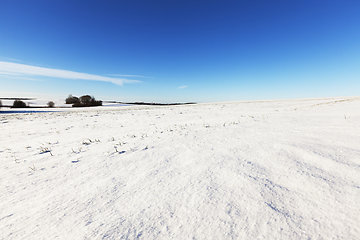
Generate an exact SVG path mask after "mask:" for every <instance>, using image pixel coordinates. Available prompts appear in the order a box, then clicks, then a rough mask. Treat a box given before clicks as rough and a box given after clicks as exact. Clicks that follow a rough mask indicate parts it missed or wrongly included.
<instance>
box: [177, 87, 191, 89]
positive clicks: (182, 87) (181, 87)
mask: <svg viewBox="0 0 360 240" xmlns="http://www.w3.org/2000/svg"><path fill="white" fill-rule="evenodd" d="M187 87H189V86H180V87H178V89H184V88H187Z"/></svg>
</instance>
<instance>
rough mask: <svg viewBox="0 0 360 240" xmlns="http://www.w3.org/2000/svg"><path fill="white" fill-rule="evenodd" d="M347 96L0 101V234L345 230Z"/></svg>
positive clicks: (299, 235) (230, 235)
mask: <svg viewBox="0 0 360 240" xmlns="http://www.w3.org/2000/svg"><path fill="white" fill-rule="evenodd" d="M359 143H360V98H359V97H347V98H326V99H324V98H322V99H302V100H273V101H251V102H227V103H209V104H197V105H184V106H161V107H159V106H151V107H147V106H123V107H95V108H86V109H52V110H51V111H48V109H39V110H38V111H34V109H31V110H25V112H19V113H16V112H14V110H13V109H12V110H9V109H2V110H0V166H1V168H0V229H1V230H0V239H17V240H18V239H37V240H38V239H170V238H173V239H359V236H360V201H359V200H360V144H359Z"/></svg>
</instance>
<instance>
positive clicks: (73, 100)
mask: <svg viewBox="0 0 360 240" xmlns="http://www.w3.org/2000/svg"><path fill="white" fill-rule="evenodd" d="M79 102H80V100H79V98H78V97H75V96H73V95H71V94H70V95H69V96H68V97H67V98H66V100H65V103H66V104H74V103H79Z"/></svg>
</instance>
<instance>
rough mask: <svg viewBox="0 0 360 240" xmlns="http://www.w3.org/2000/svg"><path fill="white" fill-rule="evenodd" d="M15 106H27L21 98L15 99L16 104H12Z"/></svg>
mask: <svg viewBox="0 0 360 240" xmlns="http://www.w3.org/2000/svg"><path fill="white" fill-rule="evenodd" d="M12 107H13V108H26V103H24V102H23V101H21V100H15V101H14V104H13V105H12Z"/></svg>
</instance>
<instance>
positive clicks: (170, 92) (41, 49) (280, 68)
mask: <svg viewBox="0 0 360 240" xmlns="http://www.w3.org/2000/svg"><path fill="white" fill-rule="evenodd" d="M69 94H73V95H75V96H80V95H84V94H90V95H94V96H95V97H96V98H97V99H101V100H118V101H152V102H219V101H236V100H264V99H288V98H312V97H332V96H357V95H360V1H359V0H354V1H347V0H337V1H333V0H319V1H317V0H263V1H260V0H237V1H235V0H234V1H228V0H222V1H220V0H218V1H213V0H206V1H196V0H192V1H187V0H181V1H180V0H179V1H177V0H151V1H150V0H126V1H125V0H116V1H115V0H114V1H110V0H109V1H100V0H98V1H93V0H87V1H85V0H84V1H77V0H71V1H68V0H54V1H47V0H42V1H38V0H32V1H29V0H0V97H37V98H44V97H46V98H50V99H51V98H52V97H54V98H66V97H67V96H68V95H69Z"/></svg>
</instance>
